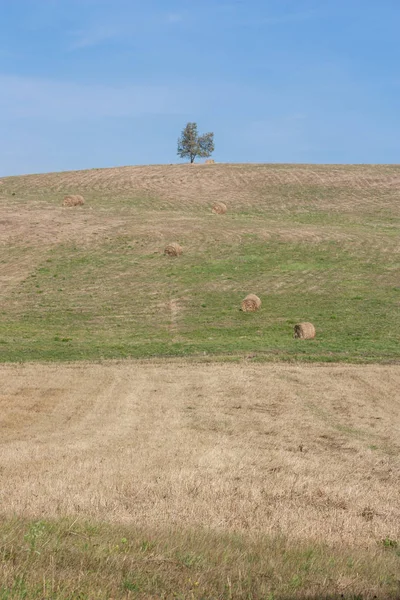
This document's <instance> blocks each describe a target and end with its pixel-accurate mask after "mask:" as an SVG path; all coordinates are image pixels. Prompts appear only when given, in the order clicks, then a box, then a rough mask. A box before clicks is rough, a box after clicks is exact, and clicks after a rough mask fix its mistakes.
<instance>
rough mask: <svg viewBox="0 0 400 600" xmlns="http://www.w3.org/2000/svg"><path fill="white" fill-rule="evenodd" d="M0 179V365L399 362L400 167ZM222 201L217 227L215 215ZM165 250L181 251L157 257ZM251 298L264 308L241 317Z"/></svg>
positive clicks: (175, 170) (223, 168)
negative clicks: (174, 305)
mask: <svg viewBox="0 0 400 600" xmlns="http://www.w3.org/2000/svg"><path fill="white" fill-rule="evenodd" d="M2 181H3V185H2V186H1V190H0V223H1V227H0V247H1V263H0V284H1V285H0V300H1V307H2V309H1V311H2V315H1V317H2V318H1V320H0V361H2V362H4V361H21V360H22V361H26V360H76V359H81V358H85V359H99V358H126V357H135V358H142V357H157V356H188V355H196V356H203V355H204V353H206V354H207V355H208V356H210V355H211V356H214V357H216V358H217V357H218V358H219V359H223V360H225V359H226V358H227V357H232V356H239V357H243V356H248V355H252V356H253V357H254V358H255V360H274V361H275V360H297V361H298V360H302V361H329V362H332V361H336V362H337V361H344V362H377V361H379V362H393V361H398V360H399V358H400V338H399V335H398V332H399V330H400V310H399V307H400V304H399V303H400V287H399V272H400V263H399V257H400V243H399V239H400V204H399V201H398V199H399V194H400V168H399V167H397V166H384V165H383V166H307V165H221V164H215V165H213V166H212V168H210V169H207V168H201V167H199V168H197V167H195V168H191V166H190V165H172V166H153V167H152V166H150V167H121V168H116V169H94V170H92V171H82V172H73V173H72V172H71V173H53V174H47V175H29V176H23V177H7V178H4V179H2ZM70 190H78V191H79V192H81V193H82V195H83V196H84V198H85V205H84V206H81V207H79V210H69V209H68V210H66V209H65V208H63V207H61V206H60V198H62V197H64V195H65V194H67V193H68V192H69V191H70ZM223 201H225V202H227V204H228V207H229V210H228V211H227V213H226V214H225V215H224V216H223V219H220V218H217V216H216V215H214V214H213V213H212V210H211V207H212V206H213V204H214V202H223ZM173 240H178V241H179V243H180V244H181V245H182V247H183V248H184V253H183V254H182V256H181V257H180V258H179V260H170V261H166V257H165V256H164V248H165V247H166V245H167V244H168V243H170V242H171V241H173ZM252 290H255V291H256V293H257V294H258V295H259V296H260V298H268V309H267V310H260V311H258V312H257V313H254V314H253V315H244V314H243V313H242V312H241V311H240V310H239V308H240V303H241V301H242V300H243V298H244V297H245V295H246V294H247V293H248V292H249V291H252ZM179 298H184V299H185V300H184V301H183V302H182V306H183V307H184V310H180V311H179V314H177V315H176V317H174V327H173V329H171V311H170V309H169V306H170V303H171V301H172V300H174V299H179ZM300 321H305V322H312V323H313V324H314V326H315V328H316V330H317V332H318V335H317V338H316V340H315V343H313V344H302V343H301V341H299V340H295V339H293V327H294V326H295V324H296V323H299V322H300ZM44 322H45V323H46V327H43V323H44Z"/></svg>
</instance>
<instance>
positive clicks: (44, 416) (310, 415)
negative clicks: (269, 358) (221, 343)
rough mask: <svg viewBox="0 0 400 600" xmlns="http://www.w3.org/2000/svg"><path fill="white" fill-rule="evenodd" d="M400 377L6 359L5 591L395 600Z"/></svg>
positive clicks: (347, 369) (0, 378)
mask: <svg viewBox="0 0 400 600" xmlns="http://www.w3.org/2000/svg"><path fill="white" fill-rule="evenodd" d="M399 388H400V367H398V366H372V365H369V366H361V365H358V366H357V365H356V366H350V365H342V366H341V365H332V366H318V365H314V366H304V365H303V366H301V365H298V366H289V365H286V366H285V365H251V364H247V363H245V362H243V363H241V364H239V365H230V364H194V363H188V362H178V361H165V362H153V363H151V362H148V363H144V362H124V363H118V362H111V363H104V364H88V363H81V364H70V365H57V366H56V365H53V366H52V365H40V364H35V365H33V364H26V365H4V366H2V367H1V368H0V389H1V396H0V414H1V438H0V450H1V451H0V456H1V463H0V506H1V515H2V517H1V519H0V551H2V552H3V554H4V556H5V557H6V558H5V560H3V561H2V563H1V564H0V579H1V582H2V583H3V585H7V586H10V587H7V588H4V589H11V587H12V586H14V587H13V589H17V588H15V581H17V577H20V576H21V573H24V581H25V585H26V590H28V591H29V590H33V589H35V590H42V591H41V592H40V593H41V594H42V593H43V581H44V582H45V585H47V588H46V589H48V590H50V589H51V586H53V589H54V590H58V591H59V592H60V590H64V591H65V595H61V593H60V595H57V598H67V597H70V596H67V591H69V593H70V594H71V593H72V592H71V590H72V591H75V593H78V591H79V592H82V593H83V591H84V590H86V589H87V590H88V593H89V595H90V594H93V595H94V593H95V592H97V593H98V595H97V596H96V597H98V598H104V599H106V598H110V597H114V598H126V597H127V596H126V595H125V594H126V588H124V582H126V581H130V582H132V586H134V584H135V585H136V584H137V586H139V587H138V588H134V587H132V589H137V590H140V591H141V592H142V594H143V595H142V596H140V597H143V598H145V597H148V596H146V593H147V592H148V594H150V595H151V594H153V595H154V593H155V592H157V594H159V595H161V594H164V596H165V597H172V596H173V593H174V590H175V591H176V590H179V591H181V592H182V591H185V592H186V594H188V595H189V594H191V590H193V585H194V584H193V582H196V581H197V582H198V583H197V585H196V586H194V587H198V590H196V593H198V597H199V598H200V597H216V596H218V597H221V598H230V597H232V595H233V596H234V597H237V598H248V595H249V593H250V592H251V593H252V594H253V595H254V597H268V594H270V593H272V592H273V593H274V597H275V598H289V597H290V598H306V597H307V598H310V597H311V595H312V594H315V596H314V597H315V598H322V597H325V595H324V596H323V594H326V595H327V594H328V593H330V594H333V593H337V594H340V593H344V594H345V595H344V596H343V597H345V598H347V597H348V598H350V597H351V596H350V594H355V593H359V594H360V593H362V594H363V598H372V597H373V596H374V594H376V595H377V597H379V598H380V597H382V598H383V597H384V598H389V597H391V598H395V597H396V593H397V592H396V590H398V583H396V576H395V575H393V577H392V576H391V573H393V574H394V573H395V572H396V568H397V567H396V565H397V566H398V561H399V558H398V556H397V554H396V551H397V548H398V546H397V545H396V544H398V541H399V540H400V503H399V502H398V501H397V500H396V499H397V498H398V490H399V485H400V459H399V457H400V430H399V422H400V398H399V395H398V390H399ZM16 518H17V521H15V519H16ZM13 519H14V520H13ZM110 528H111V529H110ZM20 539H21V542H19V541H18V540H20ZM121 540H122V542H121ZM124 540H125V541H124ZM29 553H31V554H29ZM29 556H31V558H30V559H29V561H28V562H27V557H29ZM74 556H75V558H76V560H75V559H73V557H74ZM222 556H223V557H225V558H224V561H225V559H226V561H227V562H226V563H225V562H221V557H222ZM54 557H56V566H55V567H54V569H53V571H49V570H48V564H51V563H52V561H54ZM110 561H111V562H110ZM75 563H76V565H75ZM304 565H308V567H307V569H306V570H305V571H304V569H305V567H304ZM78 571H79V573H81V574H80V575H79V573H78ZM265 572H268V573H269V576H268V577H267V578H265V576H263V573H265ZM241 573H242V575H241ZM246 573H247V575H249V574H251V583H250V579H249V577H247V575H245V574H246ZM228 581H230V584H229V585H230V586H231V587H230V589H231V592H229V588H228V589H226V588H225V585H226V583H227V582H228ZM46 582H47V583H46ZM34 586H36V587H34ZM63 586H64V587H63ZM86 586H87V587H86ZM1 589H2V588H1V584H0V590H1ZM128 589H130V588H128ZM111 593H112V596H111ZM29 594H30V595H29V597H32V598H33V597H34V598H36V597H37V598H43V595H40V594H39V592H37V594H38V595H37V596H36V595H34V594H33V592H32V591H30V592H29ZM107 594H108V595H107ZM347 594H348V595H347ZM6 597H7V596H6ZM15 597H18V598H20V597H21V598H22V597H23V595H22V594H21V595H20V596H15ZM195 597H197V595H196V596H195ZM330 597H332V596H330Z"/></svg>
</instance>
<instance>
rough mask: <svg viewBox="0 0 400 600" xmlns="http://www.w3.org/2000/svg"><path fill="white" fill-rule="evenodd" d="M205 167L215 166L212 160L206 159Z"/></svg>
mask: <svg viewBox="0 0 400 600" xmlns="http://www.w3.org/2000/svg"><path fill="white" fill-rule="evenodd" d="M206 165H215V160H214V159H213V158H207V160H206Z"/></svg>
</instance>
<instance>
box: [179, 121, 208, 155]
mask: <svg viewBox="0 0 400 600" xmlns="http://www.w3.org/2000/svg"><path fill="white" fill-rule="evenodd" d="M213 152H214V134H213V133H203V135H199V134H198V133H197V123H188V124H187V125H186V127H185V129H183V131H182V134H181V137H180V138H179V140H178V156H180V157H181V158H190V162H191V163H193V162H194V159H195V158H196V156H201V157H203V158H208V157H209V156H211V154H212V153H213Z"/></svg>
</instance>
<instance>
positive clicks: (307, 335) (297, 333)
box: [294, 323, 315, 340]
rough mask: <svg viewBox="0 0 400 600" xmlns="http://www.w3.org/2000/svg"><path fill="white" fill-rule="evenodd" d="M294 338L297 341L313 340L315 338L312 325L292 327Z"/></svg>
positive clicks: (305, 324)
mask: <svg viewBox="0 0 400 600" xmlns="http://www.w3.org/2000/svg"><path fill="white" fill-rule="evenodd" d="M294 337H295V338H297V339H299V340H313V339H314V338H315V327H314V325H313V324H312V323H297V325H295V326H294Z"/></svg>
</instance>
